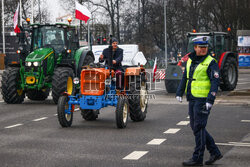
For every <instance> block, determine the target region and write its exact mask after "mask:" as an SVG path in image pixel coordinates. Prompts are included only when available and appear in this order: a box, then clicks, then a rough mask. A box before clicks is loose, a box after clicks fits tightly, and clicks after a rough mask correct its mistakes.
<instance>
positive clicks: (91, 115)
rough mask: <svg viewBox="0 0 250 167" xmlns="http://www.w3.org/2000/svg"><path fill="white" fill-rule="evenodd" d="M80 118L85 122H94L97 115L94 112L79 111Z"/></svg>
mask: <svg viewBox="0 0 250 167" xmlns="http://www.w3.org/2000/svg"><path fill="white" fill-rule="evenodd" d="M81 115H82V118H83V119H85V120H86V121H94V120H96V118H98V114H97V112H96V111H94V110H83V109H81Z"/></svg>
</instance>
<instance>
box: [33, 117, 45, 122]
mask: <svg viewBox="0 0 250 167" xmlns="http://www.w3.org/2000/svg"><path fill="white" fill-rule="evenodd" d="M47 118H48V117H42V118H38V119H34V120H32V121H34V122H37V121H41V120H44V119H47Z"/></svg>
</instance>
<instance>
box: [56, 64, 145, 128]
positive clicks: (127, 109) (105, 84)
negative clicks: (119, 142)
mask: <svg viewBox="0 0 250 167" xmlns="http://www.w3.org/2000/svg"><path fill="white" fill-rule="evenodd" d="M123 70H124V89H122V90H120V89H116V78H115V72H114V70H113V69H112V68H108V67H107V66H104V65H101V64H99V63H98V64H95V65H93V66H92V67H84V69H82V71H81V78H80V81H79V79H74V83H75V84H79V82H80V91H79V93H76V94H75V95H69V94H67V93H64V94H63V96H61V97H60V98H59V101H58V106H57V112H58V120H59V123H60V124H61V126H62V127H70V126H71V124H72V120H73V113H74V109H75V106H76V105H77V106H79V108H80V110H81V115H82V117H83V119H85V120H87V121H91V120H96V118H97V117H98V114H99V110H100V109H101V108H104V107H107V106H115V107H116V111H115V114H116V125H117V128H125V127H126V125H127V122H128V115H130V118H131V119H132V120H133V121H143V120H144V119H145V118H146V113H147V105H148V96H147V94H148V90H147V78H146V71H145V69H144V68H143V67H141V66H136V67H123ZM72 89H74V88H72Z"/></svg>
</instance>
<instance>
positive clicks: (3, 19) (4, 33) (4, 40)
mask: <svg viewBox="0 0 250 167" xmlns="http://www.w3.org/2000/svg"><path fill="white" fill-rule="evenodd" d="M2 30H3V31H2V32H3V54H5V32H4V0H2Z"/></svg>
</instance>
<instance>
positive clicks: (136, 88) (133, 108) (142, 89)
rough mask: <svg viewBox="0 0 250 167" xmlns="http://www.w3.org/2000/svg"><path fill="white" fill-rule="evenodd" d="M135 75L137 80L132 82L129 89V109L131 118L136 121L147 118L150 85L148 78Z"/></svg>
mask: <svg viewBox="0 0 250 167" xmlns="http://www.w3.org/2000/svg"><path fill="white" fill-rule="evenodd" d="M141 78H142V81H141V79H140V77H138V76H135V77H134V79H135V82H133V83H130V84H129V85H130V87H129V89H130V91H129V100H128V102H129V111H130V118H131V120H133V121H135V122H139V121H143V120H144V119H145V118H146V114H147V106H148V99H147V93H148V87H147V83H146V80H145V79H143V76H142V77H141Z"/></svg>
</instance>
